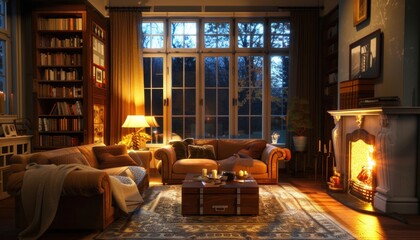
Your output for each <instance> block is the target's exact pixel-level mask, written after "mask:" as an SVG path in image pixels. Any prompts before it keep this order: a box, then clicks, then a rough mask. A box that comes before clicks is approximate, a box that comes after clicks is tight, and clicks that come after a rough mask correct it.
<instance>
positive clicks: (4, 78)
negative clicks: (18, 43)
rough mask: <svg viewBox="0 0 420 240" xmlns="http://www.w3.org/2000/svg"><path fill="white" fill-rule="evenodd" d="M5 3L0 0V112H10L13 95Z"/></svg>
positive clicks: (11, 110) (11, 111)
mask: <svg viewBox="0 0 420 240" xmlns="http://www.w3.org/2000/svg"><path fill="white" fill-rule="evenodd" d="M6 13H7V4H6V1H5V0H0V97H1V98H2V99H1V101H0V104H1V105H2V106H0V114H11V113H13V109H11V107H13V106H11V103H10V102H9V101H10V99H11V98H10V97H8V96H13V95H12V91H13V85H12V82H11V81H12V80H11V71H10V69H11V60H10V54H9V53H10V35H9V32H8V28H7V21H6V20H7V16H6Z"/></svg>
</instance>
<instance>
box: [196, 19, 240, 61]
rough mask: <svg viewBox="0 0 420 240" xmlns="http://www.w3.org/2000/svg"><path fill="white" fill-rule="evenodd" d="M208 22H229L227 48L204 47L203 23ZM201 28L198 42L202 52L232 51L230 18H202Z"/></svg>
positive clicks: (232, 27)
mask: <svg viewBox="0 0 420 240" xmlns="http://www.w3.org/2000/svg"><path fill="white" fill-rule="evenodd" d="M209 22H213V23H222V22H227V23H229V24H230V29H229V44H230V45H229V47H228V48H206V47H205V43H204V37H205V32H204V29H205V28H204V25H205V24H206V23H209ZM201 29H203V31H201V33H200V42H201V46H202V48H201V50H202V51H203V52H204V53H213V52H227V53H231V52H232V51H233V49H234V48H235V46H234V45H235V44H234V41H235V38H234V34H233V33H234V29H235V26H234V21H233V20H232V19H231V18H204V19H203V20H202V21H201Z"/></svg>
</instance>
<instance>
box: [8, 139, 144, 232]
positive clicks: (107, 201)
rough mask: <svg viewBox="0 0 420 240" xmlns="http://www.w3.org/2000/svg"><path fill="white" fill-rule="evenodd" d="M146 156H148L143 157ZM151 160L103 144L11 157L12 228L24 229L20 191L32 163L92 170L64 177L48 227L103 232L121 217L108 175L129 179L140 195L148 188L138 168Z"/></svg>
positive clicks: (75, 172)
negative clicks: (13, 221)
mask: <svg viewBox="0 0 420 240" xmlns="http://www.w3.org/2000/svg"><path fill="white" fill-rule="evenodd" d="M147 154H149V155H150V156H146V155H147ZM151 157H152V156H151V153H150V152H140V153H139V152H130V151H127V148H126V147H125V145H112V146H105V145H104V144H87V145H82V146H74V147H67V148H61V149H55V150H49V151H44V152H36V153H31V154H24V155H13V156H12V157H11V158H10V164H11V175H9V177H8V181H7V185H6V188H7V191H8V193H9V194H10V195H11V196H13V197H14V198H15V216H16V219H15V220H16V226H17V227H18V228H20V229H23V228H25V227H26V226H28V221H27V219H26V217H25V215H24V210H23V204H22V201H21V190H22V185H23V181H24V175H25V171H26V169H27V167H28V166H30V165H33V164H34V163H36V164H55V165H61V164H82V165H87V166H90V167H92V168H95V169H91V170H93V171H83V170H80V171H71V172H70V173H68V174H67V175H66V177H65V179H64V182H63V187H62V193H61V196H60V200H59V203H58V209H57V212H56V214H55V218H54V220H53V222H52V224H51V225H50V227H49V228H50V229H104V228H105V227H107V226H108V225H109V224H110V223H111V222H113V221H114V219H116V218H117V217H119V216H121V215H122V214H123V212H122V211H121V210H120V209H119V208H118V205H117V204H116V203H115V201H113V196H112V192H111V180H110V176H112V175H114V176H125V177H130V178H131V179H133V181H134V182H135V184H136V185H137V188H138V190H139V192H140V194H141V195H142V194H143V193H144V192H145V190H146V189H147V188H148V186H149V176H148V174H147V171H146V170H145V169H144V168H143V167H142V166H145V164H144V163H143V162H142V161H143V160H142V159H147V160H149V159H150V158H151ZM50 166H52V165H50ZM67 166H69V165H67ZM76 166H78V165H76ZM86 168H88V167H86ZM96 169H99V170H96Z"/></svg>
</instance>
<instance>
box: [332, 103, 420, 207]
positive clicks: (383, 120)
mask: <svg viewBox="0 0 420 240" xmlns="http://www.w3.org/2000/svg"><path fill="white" fill-rule="evenodd" d="M328 113H329V114H330V115H331V116H332V117H333V118H334V121H335V124H336V126H335V128H334V129H333V130H332V139H333V147H334V155H335V159H336V161H335V163H336V169H337V171H338V172H340V173H341V174H342V176H343V181H344V182H346V181H348V176H347V174H348V171H349V170H348V155H347V150H346V148H347V147H348V143H347V142H346V136H347V134H350V133H352V132H353V131H355V130H357V129H364V130H366V131H367V132H369V133H370V134H372V135H374V136H375V152H376V153H375V157H376V159H375V161H376V172H377V174H376V177H377V183H376V192H375V196H374V200H373V206H374V208H375V209H377V210H378V211H381V212H386V213H401V214H419V197H418V196H417V191H418V189H419V183H418V181H419V180H418V179H419V178H420V176H418V172H419V170H418V169H419V166H418V164H419V163H420V161H419V155H420V154H419V152H418V151H419V149H420V141H419V135H420V130H419V129H420V126H419V123H420V108H417V107H375V108H357V109H345V110H336V111H329V112H328Z"/></svg>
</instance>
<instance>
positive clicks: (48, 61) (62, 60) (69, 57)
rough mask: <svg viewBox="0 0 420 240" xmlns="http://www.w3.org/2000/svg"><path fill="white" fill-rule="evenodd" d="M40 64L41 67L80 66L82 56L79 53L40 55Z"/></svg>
mask: <svg viewBox="0 0 420 240" xmlns="http://www.w3.org/2000/svg"><path fill="white" fill-rule="evenodd" d="M39 56H40V57H41V59H40V63H41V66H49V65H73V66H75V65H81V64H82V54H80V53H66V52H57V53H41V54H40V55H39Z"/></svg>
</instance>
